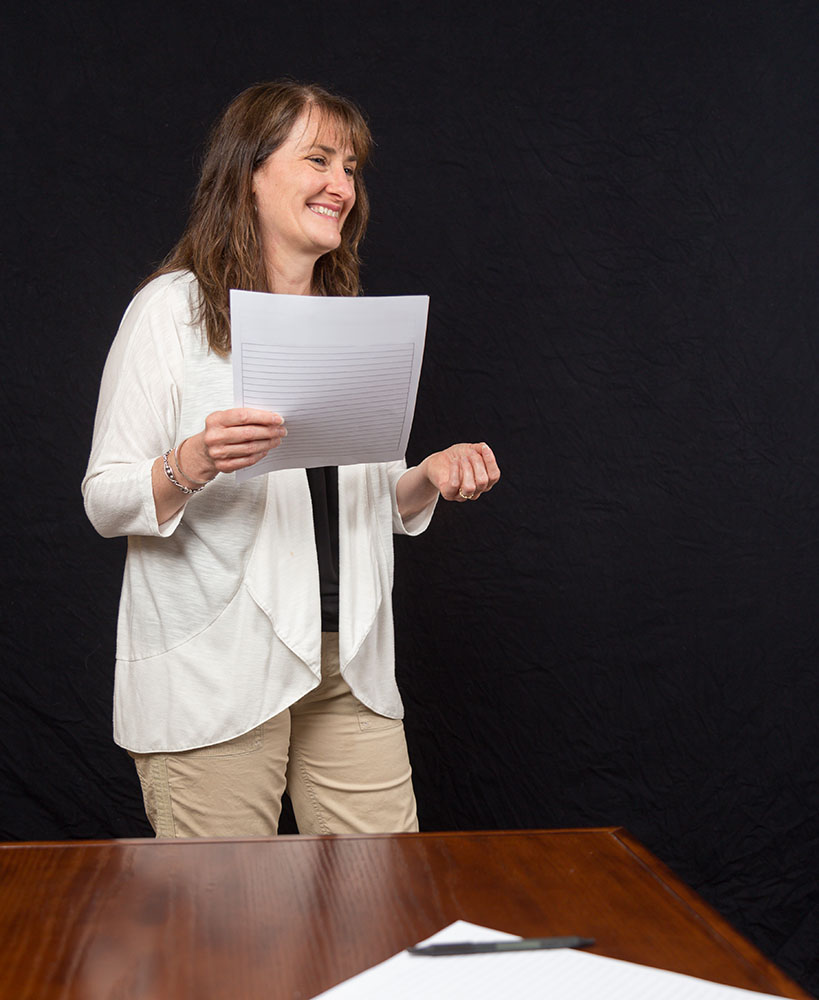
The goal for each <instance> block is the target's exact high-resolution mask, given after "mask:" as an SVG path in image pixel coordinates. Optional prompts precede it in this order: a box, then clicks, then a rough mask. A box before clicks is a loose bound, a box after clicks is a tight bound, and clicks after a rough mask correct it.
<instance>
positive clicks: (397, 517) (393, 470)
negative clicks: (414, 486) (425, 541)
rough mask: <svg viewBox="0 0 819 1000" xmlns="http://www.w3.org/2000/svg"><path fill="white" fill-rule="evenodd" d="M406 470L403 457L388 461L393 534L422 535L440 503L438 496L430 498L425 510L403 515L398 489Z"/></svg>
mask: <svg viewBox="0 0 819 1000" xmlns="http://www.w3.org/2000/svg"><path fill="white" fill-rule="evenodd" d="M406 471H407V463H406V462H405V461H404V460H403V459H402V460H401V461H400V462H388V463H387V476H388V478H389V483H390V497H391V499H392V530H393V534H396V535H420V534H421V532H423V531H426V529H427V527H428V526H429V522H430V521H431V520H432V515H433V514H434V513H435V507H436V505H437V503H438V496H436V497H435V498H434V499H433V500H430V502H429V503H428V504H427V505H426V507H424V508H423V510H419V511H418V513H417V514H413V515H412V517H407V518H403V517H401V512H400V511H399V510H398V497H397V496H396V490H397V489H398V480H399V479H400V478H401V476H403V475H404V473H405V472H406Z"/></svg>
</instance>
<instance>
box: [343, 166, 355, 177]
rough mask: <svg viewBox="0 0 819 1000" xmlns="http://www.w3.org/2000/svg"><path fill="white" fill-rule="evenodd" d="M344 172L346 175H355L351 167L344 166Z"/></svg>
mask: <svg viewBox="0 0 819 1000" xmlns="http://www.w3.org/2000/svg"><path fill="white" fill-rule="evenodd" d="M344 173H345V174H346V175H347V176H348V177H355V170H354V169H353V168H352V167H345V168H344Z"/></svg>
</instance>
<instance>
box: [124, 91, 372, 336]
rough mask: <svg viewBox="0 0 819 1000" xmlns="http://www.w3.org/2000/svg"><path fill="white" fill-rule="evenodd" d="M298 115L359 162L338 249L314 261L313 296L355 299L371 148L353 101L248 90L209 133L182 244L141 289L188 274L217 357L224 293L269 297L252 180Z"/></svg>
mask: <svg viewBox="0 0 819 1000" xmlns="http://www.w3.org/2000/svg"><path fill="white" fill-rule="evenodd" d="M305 109H308V110H309V111H310V113H311V114H312V113H313V112H314V111H315V112H317V113H318V120H319V126H321V125H322V124H324V123H325V122H331V123H332V124H333V125H334V126H335V127H336V128H337V129H338V131H339V132H340V133H341V135H343V137H344V140H345V142H347V143H348V144H349V145H350V147H351V148H352V150H353V152H354V153H355V156H356V158H357V160H358V167H357V169H356V171H355V174H354V183H355V193H356V198H355V204H354V205H353V207H352V209H351V210H350V213H349V215H348V216H347V218H346V220H345V222H344V226H343V227H342V231H341V243H340V244H339V246H338V247H336V249H335V250H331V251H330V252H328V253H326V254H324V255H323V256H321V257H320V258H319V259H318V261H317V262H316V266H315V269H314V271H313V292H314V294H316V295H358V292H359V277H358V270H359V263H360V260H359V256H358V245H359V243H360V242H361V240H362V238H363V236H364V231H365V229H366V227H367V220H368V218H369V214H370V206H369V199H368V198H367V191H366V188H365V187H364V180H363V177H362V173H361V167H362V166H363V165H364V163H365V162H366V160H367V157H368V155H369V153H370V149H371V148H372V136H371V135H370V130H369V128H368V126H367V123H366V121H365V120H364V117H363V115H362V113H361V112H360V111H359V109H358V108H357V107H356V106H355V104H353V103H352V101H350V100H348V99H347V98H345V97H340V96H338V95H336V94H331V93H329V92H328V91H326V90H324V89H323V88H321V87H318V86H316V85H314V84H302V83H295V82H292V81H290V80H277V81H274V82H272V83H258V84H255V85H254V86H252V87H248V89H247V90H244V91H243V92H242V93H241V94H239V96H238V97H236V98H235V99H234V100H233V101H232V102H231V103H230V104H229V105H228V107H227V108H226V109H225V111H224V112H223V114H222V116H221V117H220V118H219V119H218V121H217V122H216V124H215V125H214V127H213V130H212V132H211V135H210V140H209V142H208V147H207V151H206V153H205V159H204V162H203V164H202V172H201V175H200V177H199V183H198V185H197V187H196V192H195V194H194V198H193V205H192V208H191V213H190V217H189V219H188V224H187V226H186V228H185V231H184V233H183V234H182V238H181V239H180V240H179V242H178V243H177V244H176V246H175V247H174V248H173V250H171V252H170V253H169V254H168V256H167V257H166V258H165V260H163V262H162V263H161V264H160V266H159V267H158V268H157V270H156V271H154V272H153V274H151V275H149V276H148V277H147V278H146V279H145V281H143V282H142V285H140V288H141V287H144V285H146V284H147V283H148V282H149V281H151V280H152V279H153V278H156V277H158V276H159V275H160V274H168V273H170V272H171V271H180V270H187V271H192V272H193V274H194V275H195V276H196V279H197V281H198V282H199V290H200V300H199V315H198V316H197V319H198V321H199V323H200V324H202V325H203V326H204V329H205V333H206V335H207V339H208V345H209V347H210V349H211V350H213V351H215V352H216V353H217V354H220V355H222V356H225V355H227V354H228V353H229V352H230V289H231V288H239V289H244V290H247V291H256V292H266V291H271V290H272V289H270V288H269V287H268V281H267V274H266V272H265V265H264V257H263V255H262V246H261V240H260V237H259V231H258V227H257V222H256V213H255V211H254V206H253V174H254V172H255V171H256V170H258V169H259V167H261V166H262V164H263V163H264V162H265V160H266V159H267V158H268V156H270V154H271V153H273V152H274V151H275V150H276V149H278V148H279V146H281V144H282V143H283V142H285V140H286V139H287V137H288V135H289V134H290V130H291V129H292V128H293V125H294V124H295V123H296V121H297V120H298V118H299V116H300V115H301V113H302V112H303V111H304V110H305Z"/></svg>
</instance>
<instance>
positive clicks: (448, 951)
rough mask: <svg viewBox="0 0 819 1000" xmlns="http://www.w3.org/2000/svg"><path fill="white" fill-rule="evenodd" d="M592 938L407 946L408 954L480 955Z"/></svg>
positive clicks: (584, 944) (581, 943)
mask: <svg viewBox="0 0 819 1000" xmlns="http://www.w3.org/2000/svg"><path fill="white" fill-rule="evenodd" d="M593 944H594V938H584V937H548V938H517V939H516V940H514V941H452V942H451V943H450V944H417V945H415V947H414V948H407V951H408V952H409V953H410V955H427V956H429V957H430V958H433V957H434V956H436V955H480V954H483V953H484V952H494V951H538V950H540V949H543V948H589V947H591V945H593Z"/></svg>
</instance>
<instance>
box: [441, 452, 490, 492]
mask: <svg viewBox="0 0 819 1000" xmlns="http://www.w3.org/2000/svg"><path fill="white" fill-rule="evenodd" d="M443 454H444V455H446V456H447V458H448V460H449V475H448V477H447V481H446V483H445V484H442V485H441V486H440V487H439V489H440V491H441V495H442V496H443V497H444V499H445V500H454V501H456V502H457V503H463V502H464V501H466V500H477V499H478V497H479V496H481V494H482V493H488V492H489V490H491V489H492V487H493V486H494V485H495V484H496V483H497V482H498V480H499V479H500V469H499V468H498V463H497V460H496V459H495V455H494V453H493V451H492V449H491V448H490V447H489V445H488V444H486V443H485V442H481V443H479V444H456V445H452V447H451V448H448V449H447V450H446V452H444V453H443Z"/></svg>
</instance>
